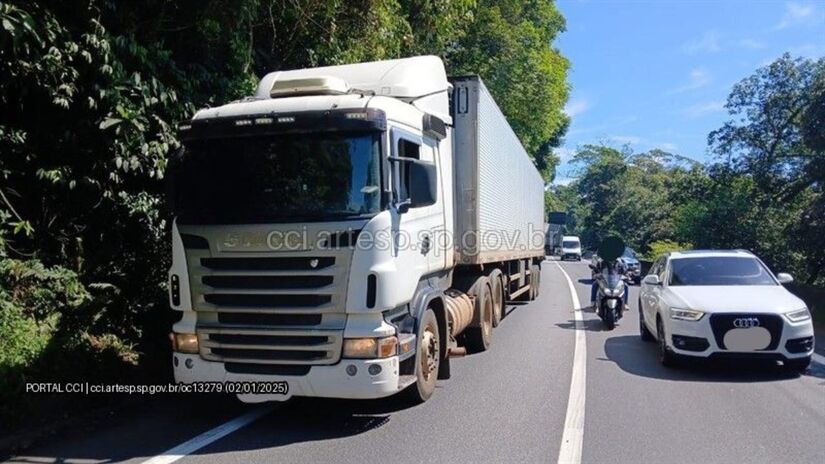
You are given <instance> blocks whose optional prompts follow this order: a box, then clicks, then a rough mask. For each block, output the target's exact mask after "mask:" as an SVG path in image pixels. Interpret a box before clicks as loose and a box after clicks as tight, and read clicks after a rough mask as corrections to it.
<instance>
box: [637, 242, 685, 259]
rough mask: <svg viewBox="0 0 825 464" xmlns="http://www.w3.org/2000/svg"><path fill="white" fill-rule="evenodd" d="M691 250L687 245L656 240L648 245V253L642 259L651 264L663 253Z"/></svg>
mask: <svg viewBox="0 0 825 464" xmlns="http://www.w3.org/2000/svg"><path fill="white" fill-rule="evenodd" d="M692 248H693V246H692V245H691V244H689V243H679V242H674V241H673V240H656V241H655V242H651V243H650V245H648V251H647V253H645V254H644V255H642V257H643V259H645V260H646V261H651V262H653V261H656V260H657V259H659V257H660V256H662V255H663V254H665V253H669V252H672V251H684V250H690V249H692Z"/></svg>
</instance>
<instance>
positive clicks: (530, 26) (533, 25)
mask: <svg viewBox="0 0 825 464" xmlns="http://www.w3.org/2000/svg"><path fill="white" fill-rule="evenodd" d="M564 29H565V22H564V17H562V15H561V13H559V11H558V10H557V9H556V7H555V5H554V4H553V2H552V1H550V0H529V1H526V2H523V1H520V0H504V1H501V0H497V1H496V0H480V1H479V3H478V7H477V9H476V11H475V14H474V15H473V18H472V20H471V21H470V22H469V24H468V26H467V31H466V33H465V34H464V35H463V36H462V37H461V39H459V41H458V42H457V44H456V46H455V48H451V49H448V50H447V53H446V55H445V56H446V59H447V63H448V69H449V70H450V72H451V73H452V74H479V75H481V77H482V79H484V82H485V84H486V85H487V87H488V88H489V89H490V92H491V93H492V94H493V97H494V98H495V100H496V102H497V103H498V105H499V106H500V107H501V110H502V111H503V112H504V114H505V115H506V116H507V119H508V121H509V122H510V125H511V126H512V127H513V129H514V130H515V132H516V134H517V135H518V136H519V138H520V139H521V142H522V144H524V146H525V148H526V149H527V152H528V153H530V155H531V156H533V157H534V159H535V160H536V164H537V166H538V167H539V168H540V169H542V172H543V173H544V175H545V178H546V179H549V178H551V177H552V174H551V173H552V172H554V171H555V166H556V164H557V163H558V159H557V158H556V157H555V156H554V155H553V154H552V151H551V150H550V149H549V148H551V147H553V146H558V145H559V143H560V141H561V137H562V135H563V134H564V132H565V131H566V130H567V126H568V124H569V118H568V117H567V116H566V115H565V114H564V113H563V112H562V109H563V107H564V104H565V102H566V101H567V96H568V92H569V86H568V84H567V69H568V68H569V63H568V61H567V59H566V58H564V57H563V56H562V55H561V53H560V52H559V51H558V50H557V49H555V48H553V47H552V45H551V44H552V42H553V41H554V40H555V39H556V37H557V36H558V34H560V33H561V32H563V31H564Z"/></svg>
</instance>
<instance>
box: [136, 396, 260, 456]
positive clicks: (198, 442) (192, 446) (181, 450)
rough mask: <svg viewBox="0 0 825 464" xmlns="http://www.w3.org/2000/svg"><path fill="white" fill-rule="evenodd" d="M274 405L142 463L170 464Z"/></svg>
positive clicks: (253, 412) (232, 430) (257, 416)
mask: <svg viewBox="0 0 825 464" xmlns="http://www.w3.org/2000/svg"><path fill="white" fill-rule="evenodd" d="M272 408H273V406H265V407H262V408H258V409H255V410H253V411H250V412H248V413H246V414H244V415H242V416H238V417H236V418H234V419H232V420H231V421H229V422H226V423H225V424H222V425H219V426H217V427H215V428H214V429H212V430H207V431H206V432H203V433H202V434H200V435H198V436H197V437H195V438H193V439H191V440H189V441H186V442H183V443H181V444H180V445H178V446H176V447H174V448H171V449H168V450H166V451H164V452H162V453H160V454H159V455H157V456H155V457H153V458H151V459H147V460H146V461H143V463H142V464H170V463H172V462H175V461H177V460H178V459H181V458H183V457H185V456H188V455H190V454H192V453H194V452H195V451H197V450H199V449H201V448H203V447H205V446H207V445H209V444H211V443H214V442H215V441H217V440H220V439H221V438H223V437H225V436H227V435H229V434H230V433H232V432H234V431H236V430H238V429H240V428H243V427H245V426H247V425H249V424H251V423H252V422H255V421H256V420H258V419H260V418H261V417H263V416H265V415H266V414H268V413H269V412H270V411H272Z"/></svg>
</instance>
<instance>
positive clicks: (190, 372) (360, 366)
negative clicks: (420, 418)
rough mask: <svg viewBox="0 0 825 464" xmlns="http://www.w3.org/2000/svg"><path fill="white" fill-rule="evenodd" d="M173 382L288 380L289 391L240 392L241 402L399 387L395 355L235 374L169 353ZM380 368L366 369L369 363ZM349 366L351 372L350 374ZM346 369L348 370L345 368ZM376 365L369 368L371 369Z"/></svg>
mask: <svg viewBox="0 0 825 464" xmlns="http://www.w3.org/2000/svg"><path fill="white" fill-rule="evenodd" d="M172 356H173V363H172V366H173V368H174V373H175V382H179V383H186V384H188V383H194V382H221V383H225V382H281V381H285V382H287V383H288V384H289V393H287V394H285V395H278V394H242V395H238V399H240V400H241V401H243V402H245V403H261V402H265V401H286V400H288V399H289V398H291V397H293V396H309V397H320V398H349V399H372V398H383V397H386V396H390V395H392V394H395V393H398V391H399V376H398V357H397V356H393V357H390V358H382V359H341V360H340V361H339V362H338V363H337V364H334V365H329V366H312V368H311V369H310V370H309V373H307V374H306V375H301V376H277V375H258V374H236V373H233V372H227V370H226V369H225V368H224V365H223V363H220V362H213V361H206V360H204V359H202V358H201V357H200V355H197V354H183V353H172ZM373 365H377V366H379V367H380V368H381V369H380V372H378V373H377V374H375V375H372V374H370V373H369V368H370V366H373ZM350 366H353V367H354V369H355V372H354V374H353V375H350V374H352V371H353V367H350ZM348 369H349V372H347V370H348ZM375 369H376V368H373V370H375Z"/></svg>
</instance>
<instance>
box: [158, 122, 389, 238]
mask: <svg viewBox="0 0 825 464" xmlns="http://www.w3.org/2000/svg"><path fill="white" fill-rule="evenodd" d="M380 160H381V159H380V148H379V136H378V134H356V135H353V134H349V135H342V134H320V135H319V134H313V135H311V136H308V135H305V134H289V135H287V134H279V135H267V136H261V137H247V138H227V139H218V140H194V141H189V142H187V143H186V147H185V149H184V152H183V155H182V156H181V157H180V158H179V159H177V160H175V162H174V165H173V167H172V169H171V171H172V179H171V182H172V184H173V203H174V208H175V213H176V215H177V217H178V221H179V222H180V223H184V224H186V223H188V224H209V223H212V224H216V223H260V222H269V221H281V222H283V221H307V220H310V221H311V220H333V219H342V218H350V217H361V216H368V215H372V214H374V213H376V212H378V211H379V210H380V209H381V182H380V175H381V174H380V173H381V169H380V166H381V161H380Z"/></svg>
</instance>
